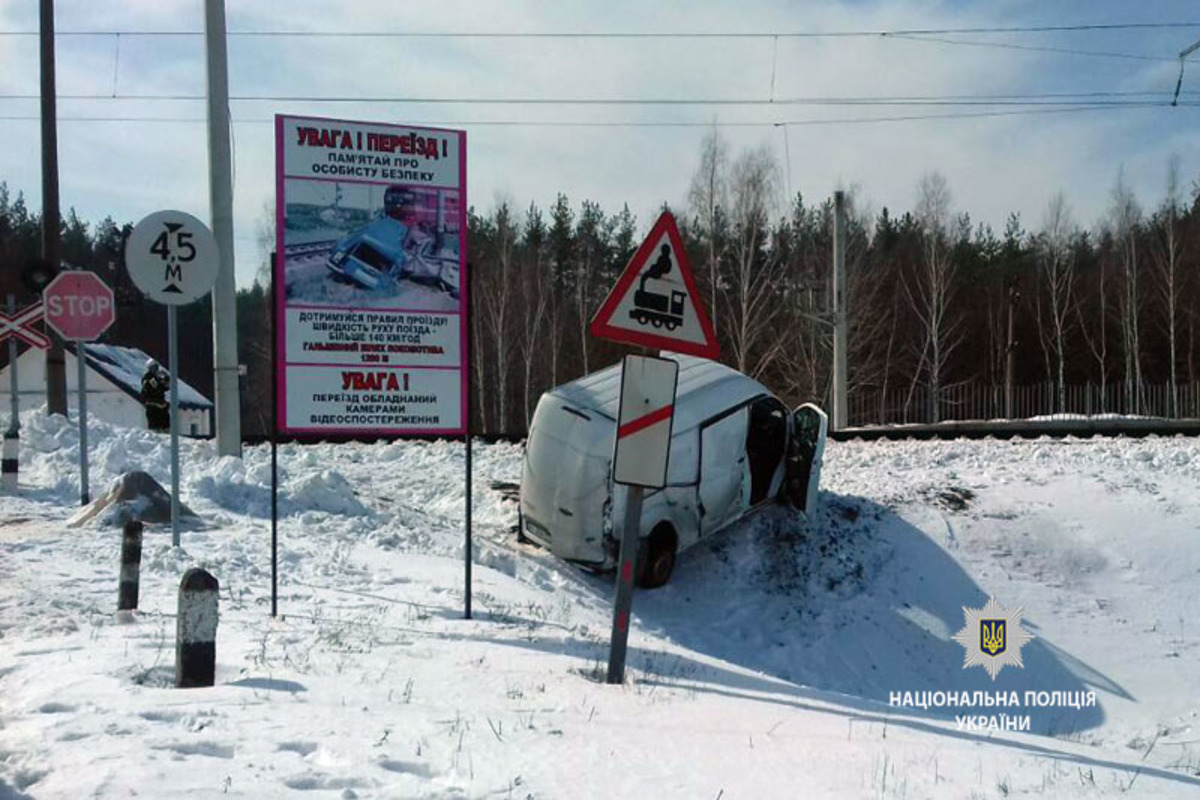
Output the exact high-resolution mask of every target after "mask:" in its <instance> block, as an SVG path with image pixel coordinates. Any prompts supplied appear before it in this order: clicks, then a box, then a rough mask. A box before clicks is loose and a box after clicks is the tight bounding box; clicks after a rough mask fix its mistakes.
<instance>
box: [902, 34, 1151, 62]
mask: <svg viewBox="0 0 1200 800" xmlns="http://www.w3.org/2000/svg"><path fill="white" fill-rule="evenodd" d="M887 38H889V39H903V40H905V41H909V42H932V43H934V44H944V45H951V46H954V47H984V48H993V49H998V50H1024V51H1027V52H1033V53H1054V54H1056V55H1067V56H1086V57H1090V58H1121V59H1126V60H1129V61H1170V62H1174V61H1175V59H1174V58H1171V57H1169V56H1154V55H1146V54H1144V53H1115V52H1111V51H1106V50H1080V49H1078V48H1074V47H1052V46H1049V45H1036V44H1016V43H1014V42H989V41H980V40H978V39H947V38H945V37H939V36H926V35H924V34H909V33H894V34H888V35H887Z"/></svg>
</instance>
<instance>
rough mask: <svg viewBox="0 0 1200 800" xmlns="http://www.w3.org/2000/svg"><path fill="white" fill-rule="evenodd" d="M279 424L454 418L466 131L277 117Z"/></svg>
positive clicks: (316, 428)
mask: <svg viewBox="0 0 1200 800" xmlns="http://www.w3.org/2000/svg"><path fill="white" fill-rule="evenodd" d="M275 137H276V140H275V145H276V258H275V265H274V270H275V272H274V286H275V295H274V297H275V304H276V306H275V312H276V336H275V359H276V365H277V374H278V378H277V380H278V389H279V400H278V403H279V406H278V409H277V411H278V416H277V419H278V424H277V428H278V430H279V431H280V432H281V433H292V434H322V433H333V434H351V435H380V436H389V435H404V434H446V435H454V434H462V433H464V432H465V431H466V387H467V382H466V370H467V363H466V346H467V330H466V323H465V321H466V303H467V296H466V286H467V276H466V261H465V257H466V235H467V231H466V227H467V225H466V133H465V132H463V131H453V130H444V129H440V128H418V127H413V126H407V125H391V124H384V123H370V122H349V121H343V120H332V119H320V118H314V117H295V116H285V115H280V116H277V117H276V118H275Z"/></svg>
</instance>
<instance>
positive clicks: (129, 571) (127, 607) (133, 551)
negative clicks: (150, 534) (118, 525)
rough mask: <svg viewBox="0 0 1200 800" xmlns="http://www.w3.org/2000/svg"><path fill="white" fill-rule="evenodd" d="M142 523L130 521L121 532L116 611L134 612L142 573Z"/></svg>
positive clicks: (134, 520)
mask: <svg viewBox="0 0 1200 800" xmlns="http://www.w3.org/2000/svg"><path fill="white" fill-rule="evenodd" d="M142 529H143V526H142V522H141V520H136V519H131V520H130V521H129V522H126V523H125V527H124V528H123V529H122V530H121V582H120V586H119V588H118V589H117V610H118V611H136V610H137V607H138V582H139V580H140V579H141V571H142Z"/></svg>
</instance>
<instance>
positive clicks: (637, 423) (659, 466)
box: [613, 356, 679, 489]
mask: <svg viewBox="0 0 1200 800" xmlns="http://www.w3.org/2000/svg"><path fill="white" fill-rule="evenodd" d="M678 378H679V362H677V361H672V360H671V359H668V358H654V357H651V356H625V361H624V363H623V364H622V366H621V409H620V411H619V412H618V414H617V443H616V450H615V452H614V454H613V481H615V482H616V483H622V484H625V485H628V486H644V487H646V488H648V489H661V488H662V487H663V486H665V485H666V483H667V460H668V458H669V456H670V454H671V428H672V422H673V421H674V419H675V383H676V381H677V380H678Z"/></svg>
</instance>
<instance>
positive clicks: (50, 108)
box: [38, 0, 67, 417]
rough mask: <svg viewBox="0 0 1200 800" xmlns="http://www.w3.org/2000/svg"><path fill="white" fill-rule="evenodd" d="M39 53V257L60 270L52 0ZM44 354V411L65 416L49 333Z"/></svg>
mask: <svg viewBox="0 0 1200 800" xmlns="http://www.w3.org/2000/svg"><path fill="white" fill-rule="evenodd" d="M39 11H40V23H39V31H38V33H39V37H38V39H39V50H40V53H41V73H42V74H41V79H42V258H43V259H45V260H46V262H47V263H49V264H50V268H51V269H52V270H53V271H57V270H58V269H59V268H60V267H61V262H60V260H59V246H58V244H59V236H58V225H59V215H58V111H57V107H56V106H57V103H56V94H55V88H54V0H40V2H39ZM47 333H48V334H49V335H50V349H49V350H47V351H46V410H47V411H49V412H50V413H51V414H62V415H63V416H64V417H65V416H66V415H67V359H66V356H65V355H64V353H63V343H62V339H60V338H59V337H58V335H57V334H55V333H54V332H53V331H47Z"/></svg>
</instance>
